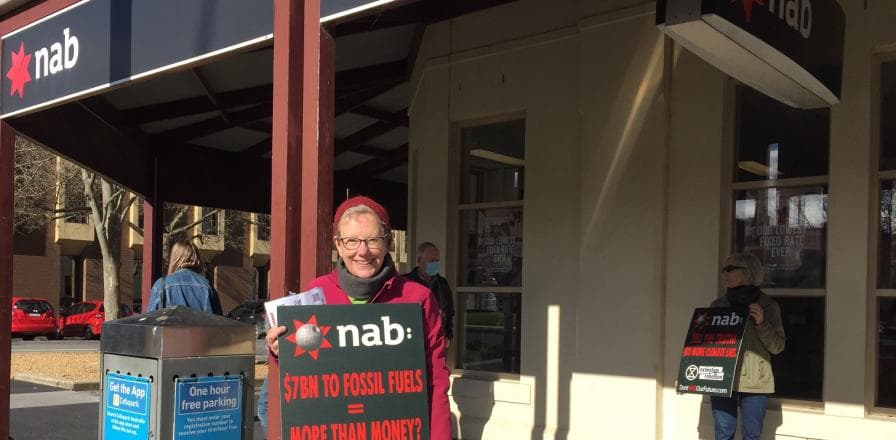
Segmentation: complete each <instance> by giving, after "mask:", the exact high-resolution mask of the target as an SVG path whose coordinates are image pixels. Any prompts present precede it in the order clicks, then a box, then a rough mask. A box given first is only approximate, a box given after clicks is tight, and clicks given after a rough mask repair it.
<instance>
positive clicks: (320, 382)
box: [277, 304, 429, 440]
mask: <svg viewBox="0 0 896 440" xmlns="http://www.w3.org/2000/svg"><path fill="white" fill-rule="evenodd" d="M277 322H278V323H280V324H282V325H285V326H286V328H287V332H286V334H285V335H284V336H282V337H281V338H280V390H281V393H280V405H281V406H280V408H281V416H282V429H283V431H282V435H283V437H282V438H284V439H286V438H288V439H309V440H313V439H329V438H333V439H354V440H388V439H404V440H425V439H428V438H429V397H428V396H429V392H428V386H427V383H428V381H427V376H426V358H425V353H424V347H423V343H424V339H425V337H426V335H425V334H424V333H423V319H422V311H421V308H420V305H419V304H367V305H363V306H357V305H330V306H280V307H278V308H277Z"/></svg>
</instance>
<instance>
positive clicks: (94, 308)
mask: <svg viewBox="0 0 896 440" xmlns="http://www.w3.org/2000/svg"><path fill="white" fill-rule="evenodd" d="M119 307H120V308H119V311H118V317H119V318H124V317H126V316H131V315H133V313H132V312H131V308H130V307H128V306H127V305H125V304H121V305H120V306H119ZM105 321H106V313H105V310H104V309H103V302H102V301H100V300H91V301H84V302H79V303H75V304H72V306H71V307H69V309H68V311H67V312H65V313H63V314H62V316H61V317H60V318H59V324H58V325H59V335H60V336H62V337H64V336H83V337H84V339H95V338H99V337H100V334H101V333H102V331H103V322H105Z"/></svg>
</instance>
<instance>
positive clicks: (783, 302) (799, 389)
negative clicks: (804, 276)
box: [771, 296, 824, 401]
mask: <svg viewBox="0 0 896 440" xmlns="http://www.w3.org/2000/svg"><path fill="white" fill-rule="evenodd" d="M775 301H777V302H778V305H779V306H781V319H782V320H783V322H784V332H785V334H786V335H787V342H786V343H785V347H784V351H783V352H781V354H778V355H775V356H772V357H771V362H772V371H773V372H774V374H775V395H776V396H777V397H783V398H790V399H804V400H815V401H821V400H822V383H823V379H824V362H819V359H823V358H824V297H820V296H814V297H811V296H809V297H800V296H776V297H775Z"/></svg>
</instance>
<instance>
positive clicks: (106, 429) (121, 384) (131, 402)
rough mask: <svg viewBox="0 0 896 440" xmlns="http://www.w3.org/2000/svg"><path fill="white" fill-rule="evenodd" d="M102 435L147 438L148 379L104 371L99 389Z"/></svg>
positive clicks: (119, 438) (124, 439)
mask: <svg viewBox="0 0 896 440" xmlns="http://www.w3.org/2000/svg"><path fill="white" fill-rule="evenodd" d="M103 390H104V391H103V393H104V394H103V409H104V411H103V438H104V439H106V440H131V439H148V438H149V398H150V387H149V379H148V378H145V377H133V376H125V375H123V374H116V373H108V374H106V380H105V387H104V388H103Z"/></svg>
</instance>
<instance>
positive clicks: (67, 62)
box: [6, 28, 78, 99]
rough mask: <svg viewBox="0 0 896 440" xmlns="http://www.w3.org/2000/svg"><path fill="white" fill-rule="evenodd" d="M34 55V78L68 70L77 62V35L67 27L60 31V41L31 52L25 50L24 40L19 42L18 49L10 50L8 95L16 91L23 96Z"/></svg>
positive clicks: (29, 79)
mask: <svg viewBox="0 0 896 440" xmlns="http://www.w3.org/2000/svg"><path fill="white" fill-rule="evenodd" d="M32 55H33V57H34V79H36V80H37V79H41V78H42V77H52V76H53V75H56V74H57V73H59V72H62V71H63V70H68V69H71V68H73V67H75V65H76V64H78V37H76V36H75V35H74V34H72V33H71V31H70V29H69V28H65V29H64V30H63V31H62V41H61V42H56V43H53V44H51V45H50V47H42V48H40V49H38V50H36V51H34V53H33V54H31V53H28V52H26V51H25V42H20V43H19V49H18V51H15V52H10V57H11V62H10V67H9V70H7V71H6V77H7V78H9V81H10V86H9V95H10V96H12V95H15V94H16V93H18V95H19V98H20V99H22V98H24V97H25V84H27V83H29V82H31V79H32V78H31V72H30V70H29V69H30V66H31V59H32Z"/></svg>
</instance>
